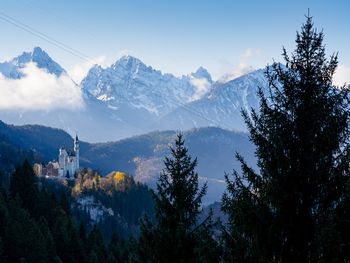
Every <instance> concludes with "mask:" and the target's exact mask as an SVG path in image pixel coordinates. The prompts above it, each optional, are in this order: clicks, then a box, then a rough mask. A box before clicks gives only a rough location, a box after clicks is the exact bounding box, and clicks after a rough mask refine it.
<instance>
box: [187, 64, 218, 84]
mask: <svg viewBox="0 0 350 263" xmlns="http://www.w3.org/2000/svg"><path fill="white" fill-rule="evenodd" d="M191 76H192V77H193V78H196V79H206V80H207V81H208V82H209V83H213V80H212V78H211V75H210V73H209V72H208V70H206V69H205V68H203V67H199V68H198V69H197V70H196V72H193V73H191Z"/></svg>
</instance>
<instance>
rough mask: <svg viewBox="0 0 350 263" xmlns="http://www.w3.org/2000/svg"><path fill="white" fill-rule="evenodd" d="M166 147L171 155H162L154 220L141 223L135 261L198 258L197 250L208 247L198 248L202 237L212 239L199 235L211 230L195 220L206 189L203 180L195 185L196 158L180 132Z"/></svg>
mask: <svg viewBox="0 0 350 263" xmlns="http://www.w3.org/2000/svg"><path fill="white" fill-rule="evenodd" d="M170 150H171V155H172V157H171V158H168V157H166V158H165V161H164V165H165V169H164V170H163V172H162V173H161V175H160V178H159V180H158V183H157V192H156V193H154V199H155V221H156V222H155V224H153V223H152V222H150V220H147V219H145V220H144V221H143V222H142V224H141V236H140V239H139V242H138V246H137V248H136V249H137V261H139V262H177V263H180V262H199V261H200V257H199V255H198V253H197V252H198V251H200V252H202V253H203V254H204V253H207V252H209V251H211V249H212V248H210V247H208V249H207V250H205V251H204V250H201V249H199V247H203V244H201V242H202V240H208V239H210V240H213V239H212V237H211V236H209V237H206V238H203V234H208V235H209V234H211V231H203V230H202V229H201V228H202V227H204V224H198V222H197V219H198V215H199V213H200V208H201V204H202V198H203V196H204V195H205V193H206V191H207V185H206V184H205V185H204V186H203V187H201V188H200V187H199V186H198V174H197V173H196V172H195V167H196V165H197V159H194V160H192V158H191V156H190V155H189V154H188V150H187V148H186V147H185V145H184V139H183V136H182V135H181V134H179V135H178V136H177V139H176V141H175V147H174V148H170ZM206 227H207V228H211V227H212V226H211V225H207V226H206ZM197 248H198V249H197ZM209 253H210V252H209ZM201 256H202V258H203V257H205V255H201ZM215 260H218V259H217V258H216V259H215ZM214 262H215V261H214Z"/></svg>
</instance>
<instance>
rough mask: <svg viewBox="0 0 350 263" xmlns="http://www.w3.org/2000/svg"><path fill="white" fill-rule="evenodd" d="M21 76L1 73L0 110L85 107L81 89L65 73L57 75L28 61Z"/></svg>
mask: <svg viewBox="0 0 350 263" xmlns="http://www.w3.org/2000/svg"><path fill="white" fill-rule="evenodd" d="M21 71H22V72H23V74H24V77H22V78H21V79H8V78H6V77H4V76H3V75H2V74H0V110H52V109H55V108H67V109H72V110H73V109H79V108H83V107H84V103H83V99H82V93H81V90H80V88H79V87H78V86H77V85H75V83H74V82H73V81H72V80H71V79H70V78H69V76H67V75H66V74H62V75H61V76H60V77H57V76H55V75H54V74H50V73H48V72H47V71H45V70H42V69H39V68H38V67H37V66H36V64H35V63H32V62H31V63H28V64H27V65H26V66H25V67H24V68H23V69H21Z"/></svg>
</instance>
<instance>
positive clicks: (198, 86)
mask: <svg viewBox="0 0 350 263" xmlns="http://www.w3.org/2000/svg"><path fill="white" fill-rule="evenodd" d="M190 81H191V84H192V85H193V86H194V87H195V93H194V94H193V96H192V98H191V100H192V101H193V100H198V99H200V98H202V97H203V96H204V95H205V94H206V93H207V92H208V91H209V89H210V83H209V82H208V80H207V79H205V78H199V79H197V78H193V77H191V80H190Z"/></svg>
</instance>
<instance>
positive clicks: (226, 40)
mask: <svg viewBox="0 0 350 263" xmlns="http://www.w3.org/2000/svg"><path fill="white" fill-rule="evenodd" d="M0 4H1V10H0V11H1V12H2V13H4V14H6V15H8V16H11V17H13V18H15V19H17V20H19V21H21V22H22V23H24V24H26V25H28V26H30V27H32V28H35V29H36V30H38V31H40V32H42V33H45V34H47V35H49V36H50V37H53V38H54V39H56V40H58V41H60V42H63V43H64V44H66V45H68V46H70V47H72V48H74V49H78V50H80V51H81V52H82V53H84V54H86V55H87V56H88V57H89V58H91V59H92V60H93V61H98V62H101V63H103V64H105V65H108V64H111V63H113V62H114V61H115V60H116V59H117V58H119V57H120V56H121V55H123V54H126V53H128V54H131V55H134V56H136V57H138V58H140V59H141V60H143V61H144V62H145V63H146V64H148V65H152V66H153V67H154V68H156V69H160V70H162V71H163V72H169V73H173V74H175V75H181V74H187V73H189V72H192V71H195V70H196V69H197V68H198V67H199V66H203V67H205V68H207V69H208V70H209V72H210V73H211V74H212V75H213V76H214V77H215V78H219V77H220V76H222V75H223V74H225V73H228V72H231V71H235V70H236V71H237V72H239V71H240V70H244V69H245V68H247V67H253V68H260V67H263V66H265V65H266V64H267V63H271V62H272V59H275V60H277V61H278V60H280V59H281V56H280V54H281V52H282V46H285V47H286V48H287V50H289V51H291V49H293V48H294V40H295V34H296V31H297V30H299V29H300V27H301V24H302V23H303V22H304V21H305V17H304V15H305V14H306V13H307V9H308V8H310V12H311V15H312V16H313V17H314V22H315V25H316V27H317V28H319V29H324V32H325V35H326V38H325V44H326V48H327V51H328V52H329V53H331V52H333V51H338V52H339V56H340V59H339V60H340V64H341V65H342V67H343V69H344V74H347V72H348V70H349V72H350V48H349V47H350V34H349V33H350V29H349V25H350V16H349V13H350V1H345V0H344V1H326V0H324V1H322V0H318V1H311V0H309V1H308V0H304V1H301V0H298V1H295V0H294V1H282V0H280V1H268V0H266V1H257V0H256V1H249V0H247V1H233V0H231V1H224V0H221V1H220V0H216V1H214V0H213V1H209V0H201V1H200V0H192V1H191V0H187V1H185V0H179V1H166V0H163V1H160V0H153V1H151V0H143V1H141V0H138V1H137V0H129V1H112V0H110V1H107V0H105V1H97V0H95V1H94V0H85V1H83V0H75V1H66V0H62V1H44V0H16V1H14V0H6V1H5V0H0ZM0 31H1V35H2V37H1V41H0V59H1V60H4V59H6V58H10V57H13V56H16V55H18V54H19V53H21V52H22V51H24V50H31V49H32V48H33V47H34V46H40V47H42V48H43V49H44V50H46V51H47V52H48V53H49V54H50V56H51V57H52V58H53V59H55V60H56V61H57V62H58V63H60V64H61V65H62V66H63V67H64V68H66V69H68V70H71V69H74V67H75V66H76V65H79V64H81V63H84V61H82V60H81V59H80V58H78V57H76V56H73V55H72V54H70V53H67V52H65V51H64V50H62V49H60V48H58V47H56V46H54V45H52V44H50V43H48V42H46V41H44V40H42V39H40V38H38V37H36V36H33V35H31V34H29V33H28V32H25V31H23V30H21V29H19V28H16V27H14V26H13V25H11V24H8V23H6V22H4V21H3V20H0ZM349 72H348V73H349Z"/></svg>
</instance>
